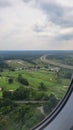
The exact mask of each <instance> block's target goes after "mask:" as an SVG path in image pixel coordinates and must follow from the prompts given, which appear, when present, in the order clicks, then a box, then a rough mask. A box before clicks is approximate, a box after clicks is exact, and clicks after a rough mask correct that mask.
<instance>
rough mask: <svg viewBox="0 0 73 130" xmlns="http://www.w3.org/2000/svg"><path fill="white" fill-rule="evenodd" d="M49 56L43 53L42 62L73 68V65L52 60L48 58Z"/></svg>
mask: <svg viewBox="0 0 73 130" xmlns="http://www.w3.org/2000/svg"><path fill="white" fill-rule="evenodd" d="M47 56H48V55H43V56H41V57H40V59H41V61H42V62H45V63H48V64H51V65H55V66H59V67H61V68H65V69H71V70H73V66H70V65H65V64H61V63H57V62H53V61H50V60H48V59H47V58H46V57H47Z"/></svg>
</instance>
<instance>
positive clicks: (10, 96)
mask: <svg viewBox="0 0 73 130" xmlns="http://www.w3.org/2000/svg"><path fill="white" fill-rule="evenodd" d="M3 98H9V99H13V93H12V92H10V91H6V90H5V91H3Z"/></svg>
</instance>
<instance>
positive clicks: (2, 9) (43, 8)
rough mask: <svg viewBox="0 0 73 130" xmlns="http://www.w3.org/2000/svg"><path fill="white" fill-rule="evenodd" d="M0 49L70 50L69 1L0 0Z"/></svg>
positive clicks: (72, 7)
mask: <svg viewBox="0 0 73 130" xmlns="http://www.w3.org/2000/svg"><path fill="white" fill-rule="evenodd" d="M0 50H73V0H0Z"/></svg>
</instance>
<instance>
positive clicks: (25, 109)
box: [0, 52, 72, 130]
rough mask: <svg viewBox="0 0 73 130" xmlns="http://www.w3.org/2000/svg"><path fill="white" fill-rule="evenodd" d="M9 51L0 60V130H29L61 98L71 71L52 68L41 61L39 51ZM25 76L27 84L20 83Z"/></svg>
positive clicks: (68, 81) (66, 87)
mask: <svg viewBox="0 0 73 130" xmlns="http://www.w3.org/2000/svg"><path fill="white" fill-rule="evenodd" d="M10 54H11V56H10ZM10 54H9V53H7V55H6V54H5V55H4V58H5V60H4V61H3V60H1V62H0V130H15V129H16V130H29V129H30V128H32V127H33V126H35V125H36V124H38V123H39V122H40V121H41V120H43V119H44V118H45V117H46V116H47V114H49V113H50V112H51V111H52V110H53V109H54V108H55V106H56V105H57V103H58V102H59V101H60V100H61V99H62V98H63V97H64V95H65V93H66V91H67V89H68V86H69V84H70V81H71V73H72V72H71V70H68V69H66V68H60V67H59V66H58V68H59V71H55V68H56V66H54V65H50V64H48V63H46V62H43V61H41V60H40V56H41V54H38V52H36V53H35V52H34V54H35V55H33V53H32V54H31V53H30V54H29V53H27V54H26V52H25V54H26V55H24V52H20V54H19V53H18V52H17V53H16V52H14V53H13V52H11V53H10ZM42 55H43V54H42ZM2 56H3V54H2ZM52 57H53V56H52ZM56 57H57V55H56ZM52 59H53V58H52ZM58 59H59V58H58ZM53 60H54V59H53ZM55 61H56V60H55ZM49 67H50V68H51V69H53V71H51V69H50V70H49ZM19 77H21V79H22V80H18V79H19ZM25 79H26V80H27V81H28V85H27V84H26V85H25V82H21V81H25ZM24 101H27V102H28V103H27V104H26V103H25V102H24ZM30 101H31V103H30ZM33 101H34V102H35V103H33ZM36 101H37V102H36ZM39 101H45V102H42V103H39ZM50 103H51V105H52V107H51V109H50ZM42 111H43V112H42Z"/></svg>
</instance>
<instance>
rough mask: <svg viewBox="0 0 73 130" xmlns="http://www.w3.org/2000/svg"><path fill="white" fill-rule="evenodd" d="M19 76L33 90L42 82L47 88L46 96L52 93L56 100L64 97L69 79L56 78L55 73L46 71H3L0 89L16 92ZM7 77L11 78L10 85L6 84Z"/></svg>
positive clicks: (0, 78) (0, 77)
mask: <svg viewBox="0 0 73 130" xmlns="http://www.w3.org/2000/svg"><path fill="white" fill-rule="evenodd" d="M19 74H21V75H22V76H23V77H24V78H26V79H28V82H29V86H30V87H32V88H35V90H36V89H37V88H38V86H39V84H40V83H41V82H43V83H44V84H45V85H46V86H47V88H48V91H47V93H48V95H49V94H50V93H54V94H55V95H56V96H57V97H58V98H60V97H62V96H63V95H64V93H65V91H66V90H67V88H66V87H65V86H68V85H69V82H70V81H69V79H64V78H62V77H57V76H56V72H50V71H46V70H36V71H32V70H20V71H14V72H12V71H8V70H5V71H3V72H1V73H0V75H1V76H0V87H2V88H4V89H5V90H16V89H17V88H18V87H20V86H21V85H22V84H20V83H19V82H18V81H17V77H18V75H19ZM9 77H12V78H13V83H12V84H9V83H8V79H9ZM58 78H59V79H58ZM0 96H1V92H0Z"/></svg>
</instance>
